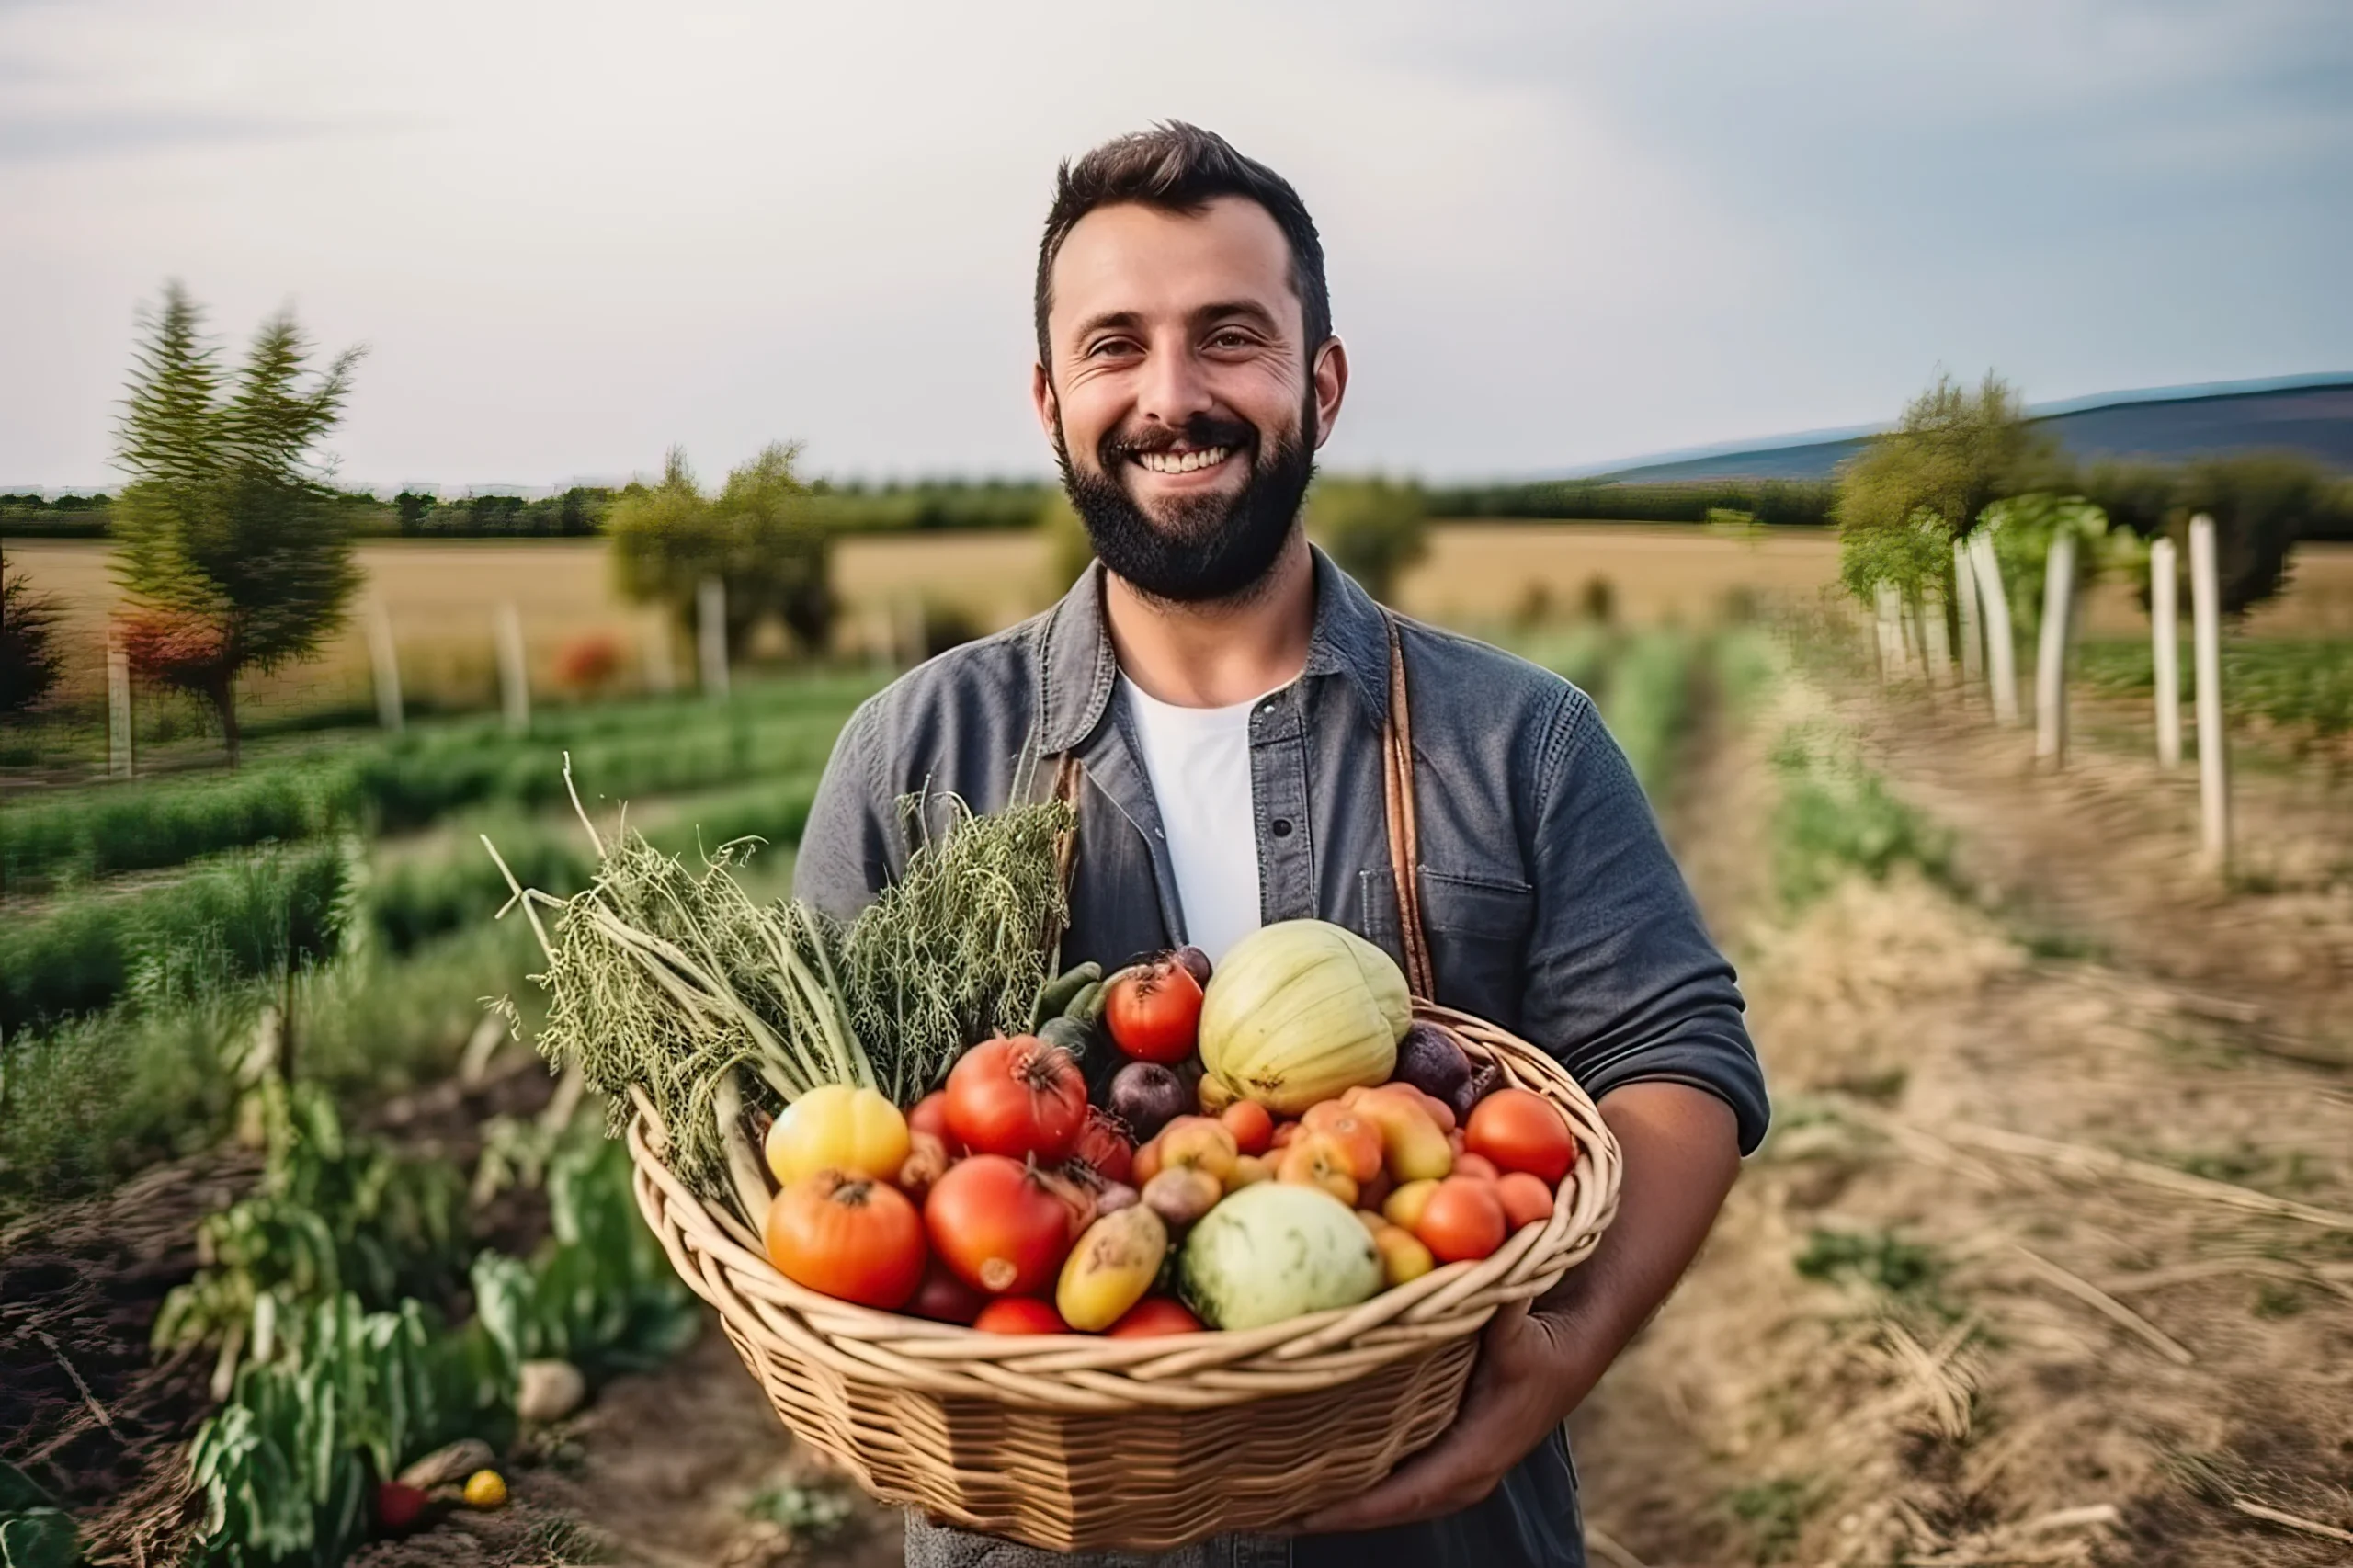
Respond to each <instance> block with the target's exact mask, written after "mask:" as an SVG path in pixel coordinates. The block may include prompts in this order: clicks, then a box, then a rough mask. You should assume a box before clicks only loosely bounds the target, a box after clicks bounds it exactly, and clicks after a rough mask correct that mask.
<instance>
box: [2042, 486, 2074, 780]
mask: <svg viewBox="0 0 2353 1568" xmlns="http://www.w3.org/2000/svg"><path fill="white" fill-rule="evenodd" d="M2074 614H2075V534H2074V533H2073V532H2071V531H2069V530H2068V529H2066V528H2061V529H2060V530H2059V531H2058V532H2056V533H2054V534H2052V536H2051V551H2050V553H2049V554H2048V555H2046V556H2045V557H2044V558H2043V569H2042V631H2041V635H2040V637H2039V638H2038V639H2037V641H2036V645H2035V652H2034V755H2035V756H2036V757H2038V758H2040V760H2042V761H2045V762H2048V763H2049V764H2050V765H2051V766H2052V767H2065V766H2066V763H2067V623H2068V621H2069V620H2070V619H2072V618H2073V616H2074Z"/></svg>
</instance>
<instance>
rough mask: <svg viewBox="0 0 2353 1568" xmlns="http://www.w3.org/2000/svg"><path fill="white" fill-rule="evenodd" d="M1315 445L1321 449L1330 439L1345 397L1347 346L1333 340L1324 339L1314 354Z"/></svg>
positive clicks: (1329, 338)
mask: <svg viewBox="0 0 2353 1568" xmlns="http://www.w3.org/2000/svg"><path fill="white" fill-rule="evenodd" d="M1314 377H1315V444H1316V446H1317V447H1319V448H1320V447H1322V446H1323V445H1324V442H1326V441H1328V440H1330V439H1331V438H1332V427H1333V426H1336V425H1337V424H1338V423H1339V422H1340V404H1341V403H1342V402H1343V401H1344V400H1345V399H1346V398H1347V395H1348V346H1347V344H1345V343H1342V342H1341V341H1340V340H1339V339H1338V338H1336V337H1327V338H1325V339H1324V347H1321V348H1319V349H1317V350H1316V351H1315V369H1314Z"/></svg>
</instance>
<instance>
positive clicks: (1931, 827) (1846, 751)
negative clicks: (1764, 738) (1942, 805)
mask: <svg viewBox="0 0 2353 1568" xmlns="http://www.w3.org/2000/svg"><path fill="white" fill-rule="evenodd" d="M1772 760H1773V765H1774V768H1775V770H1776V772H1777V773H1778V774H1779V778H1780V786H1781V799H1780V801H1779V805H1778V806H1777V807H1776V809H1775V812H1774V818H1773V828H1774V832H1773V871H1774V880H1775V882H1776V883H1777V884H1778V886H1779V891H1780V894H1781V897H1782V900H1783V901H1784V902H1785V903H1788V904H1790V906H1791V907H1793V908H1796V907H1802V906H1803V905H1805V904H1807V903H1812V902H1813V901H1814V900H1815V899H1817V898H1820V897H1821V896H1822V895H1823V894H1824V893H1826V892H1829V891H1830V890H1831V889H1832V888H1834V887H1836V885H1837V884H1838V882H1839V881H1840V879H1842V878H1844V877H1846V876H1847V875H1849V874H1851V873H1853V872H1856V871H1860V872H1861V873H1862V874H1863V875H1865V876H1867V877H1870V879H1871V880H1872V881H1883V880H1885V878H1886V877H1887V875H1888V873H1889V872H1891V871H1893V869H1895V868H1896V867H1897V866H1900V865H1910V866H1914V867H1916V868H1918V869H1920V870H1922V871H1924V872H1926V873H1927V875H1929V876H1931V877H1934V878H1938V879H1944V878H1949V876H1950V874H1951V865H1952V838H1951V835H1949V833H1947V832H1945V831H1944V830H1942V829H1940V828H1938V826H1937V825H1936V824H1933V823H1931V822H1930V821H1929V820H1928V819H1927V817H1925V816H1923V815H1922V814H1921V813H1920V812H1917V811H1915V809H1913V807H1912V806H1911V805H1910V804H1908V803H1907V802H1905V801H1903V800H1901V799H1899V798H1898V797H1897V796H1896V795H1895V794H1894V793H1893V791H1891V790H1889V789H1888V787H1887V782H1886V780H1885V779H1883V778H1881V777H1880V776H1879V775H1878V774H1877V773H1876V772H1874V771H1872V770H1871V769H1870V767H1866V766H1865V765H1864V764H1863V762H1862V760H1861V758H1860V757H1859V756H1856V755H1854V753H1853V750H1852V747H1851V745H1849V744H1842V743H1841V741H1840V739H1839V737H1837V736H1836V735H1835V734H1833V733H1829V732H1827V731H1824V730H1820V729H1813V728H1798V729H1793V730H1791V731H1790V732H1789V733H1786V734H1784V735H1783V736H1782V737H1781V739H1780V741H1779V744H1777V745H1776V746H1775V747H1774V750H1773V753H1772Z"/></svg>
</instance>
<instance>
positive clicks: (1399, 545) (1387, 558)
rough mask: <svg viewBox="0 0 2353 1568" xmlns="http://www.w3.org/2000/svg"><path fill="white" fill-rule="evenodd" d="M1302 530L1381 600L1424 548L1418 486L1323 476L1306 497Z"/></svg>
mask: <svg viewBox="0 0 2353 1568" xmlns="http://www.w3.org/2000/svg"><path fill="white" fill-rule="evenodd" d="M1307 531H1308V534H1309V535H1310V537H1312V538H1313V539H1314V540H1315V541H1316V542H1317V543H1318V544H1321V545H1322V546H1323V547H1324V550H1326V551H1329V552H1330V554H1331V557H1332V559H1333V560H1334V561H1335V562H1337V563H1338V564H1339V566H1340V569H1341V570H1342V571H1344V572H1346V573H1347V574H1348V575H1349V576H1351V577H1354V578H1355V579H1356V580H1357V581H1358V583H1361V584H1363V585H1364V590H1365V592H1367V593H1369V594H1370V595H1371V596H1372V597H1374V598H1377V599H1381V600H1383V601H1386V600H1387V599H1388V598H1389V597H1390V596H1391V595H1392V594H1393V593H1394V592H1395V591H1396V588H1397V579H1398V578H1399V577H1400V576H1401V575H1403V574H1404V571H1405V569H1406V568H1407V567H1409V566H1411V565H1413V564H1414V563H1415V562H1417V561H1419V560H1421V558H1422V557H1423V556H1424V555H1425V554H1427V552H1428V551H1429V529H1428V513H1427V509H1426V508H1425V506H1424V505H1423V500H1422V492H1421V487H1420V486H1419V485H1415V484H1401V483H1394V482H1392V481H1390V480H1386V479H1327V480H1324V482H1323V483H1319V484H1317V485H1316V487H1315V489H1314V491H1313V493H1312V494H1310V495H1309V496H1308V498H1307Z"/></svg>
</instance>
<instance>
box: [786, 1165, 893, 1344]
mask: <svg viewBox="0 0 2353 1568" xmlns="http://www.w3.org/2000/svg"><path fill="white" fill-rule="evenodd" d="M767 1248H768V1261H769V1262H771V1263H773V1264H775V1265H776V1267H777V1271H778V1272H779V1273H780V1274H782V1275H783V1276H784V1277H785V1278H787V1279H790V1280H791V1281H792V1282H793V1283H794V1284H796V1285H806V1286H807V1287H808V1288H809V1289H811V1290H822V1291H824V1293H825V1294H826V1295H828V1296H836V1297H839V1298H840V1299H841V1300H843V1301H856V1302H858V1304H860V1305H861V1306H869V1307H881V1308H883V1309H884V1310H885V1311H889V1312H896V1311H897V1310H898V1309H899V1308H901V1307H903V1306H905V1305H906V1304H907V1298H908V1297H910V1296H912V1295H914V1294H915V1286H916V1285H917V1283H919V1282H920V1281H921V1280H922V1278H923V1262H924V1244H923V1217H922V1216H921V1215H919V1214H917V1213H916V1212H915V1205H914V1204H912V1203H910V1202H908V1201H907V1199H906V1195H905V1194H904V1193H902V1192H901V1191H899V1189H898V1188H896V1187H891V1186H889V1185H887V1184H886V1183H883V1182H879V1181H874V1180H871V1179H870V1178H869V1177H866V1176H844V1175H843V1174H842V1173H841V1172H839V1171H819V1172H818V1173H817V1174H816V1175H815V1176H803V1177H802V1178H801V1180H799V1181H796V1182H794V1183H793V1184H792V1185H791V1186H790V1187H786V1188H785V1189H784V1190H783V1191H782V1192H779V1193H778V1194H777V1195H776V1197H775V1199H773V1200H772V1201H771V1202H770V1203H769V1204H768V1214H767Z"/></svg>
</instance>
